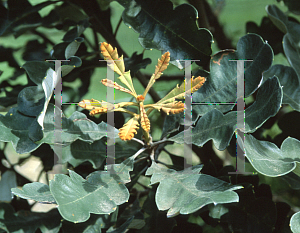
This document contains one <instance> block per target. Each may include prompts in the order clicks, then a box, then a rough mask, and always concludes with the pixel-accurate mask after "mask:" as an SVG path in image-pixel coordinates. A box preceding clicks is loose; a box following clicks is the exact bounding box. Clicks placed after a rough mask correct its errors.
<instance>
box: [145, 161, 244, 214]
mask: <svg viewBox="0 0 300 233" xmlns="http://www.w3.org/2000/svg"><path fill="white" fill-rule="evenodd" d="M201 169H202V165H197V166H194V167H192V168H188V169H185V170H183V171H179V172H178V171H175V170H173V169H167V168H166V167H161V166H158V165H157V164H156V163H155V162H154V161H152V165H151V167H150V168H148V170H147V171H146V175H152V176H151V184H155V183H157V182H159V183H160V184H159V186H158V188H157V191H156V195H155V201H156V204H157V207H158V209H159V210H168V213H167V216H168V217H173V216H175V215H177V214H179V213H180V214H190V213H194V212H196V211H197V210H199V209H200V208H202V207H204V206H205V205H208V204H211V203H214V204H220V203H231V202H238V201H239V197H238V195H237V193H235V192H233V190H237V189H241V188H243V187H242V186H236V185H232V184H229V183H226V182H224V181H222V180H219V179H217V178H214V177H212V176H209V175H206V174H199V172H200V170H201Z"/></svg>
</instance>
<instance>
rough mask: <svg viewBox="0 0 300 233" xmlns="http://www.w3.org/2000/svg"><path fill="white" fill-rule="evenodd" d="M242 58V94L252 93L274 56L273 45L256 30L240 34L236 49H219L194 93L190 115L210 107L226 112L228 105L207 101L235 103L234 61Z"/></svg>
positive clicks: (200, 112)
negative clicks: (243, 79)
mask: <svg viewBox="0 0 300 233" xmlns="http://www.w3.org/2000/svg"><path fill="white" fill-rule="evenodd" d="M232 60H253V61H245V63H244V64H245V76H244V78H245V97H248V96H249V95H251V94H252V93H253V92H254V91H255V90H256V89H257V87H258V85H259V83H260V81H261V74H262V73H263V71H265V70H267V69H269V67H270V66H271V64H272V60H273V52H272V48H271V47H270V45H269V44H267V43H265V42H264V41H263V39H262V38H261V37H260V36H258V35H256V34H247V35H246V36H243V37H242V38H241V39H240V40H239V41H238V44H237V50H236V51H233V50H227V51H221V52H219V53H217V54H215V55H214V56H213V57H212V59H211V62H210V68H211V69H210V74H209V76H208V77H207V78H206V82H205V83H204V85H203V86H202V87H201V88H200V89H199V90H198V91H197V92H195V93H194V94H193V103H203V104H201V105H193V119H196V118H197V116H198V115H200V116H202V115H204V114H205V113H206V112H208V111H211V110H212V109H218V110H219V111H221V112H227V111H229V110H231V109H232V108H233V107H234V104H232V105H230V104H227V105H222V104H220V105H208V103H235V102H236V100H237V96H236V95H237V89H236V88H237V61H232Z"/></svg>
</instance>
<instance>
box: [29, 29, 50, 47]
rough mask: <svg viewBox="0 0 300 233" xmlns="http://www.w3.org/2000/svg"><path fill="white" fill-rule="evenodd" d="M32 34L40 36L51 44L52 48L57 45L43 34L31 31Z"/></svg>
mask: <svg viewBox="0 0 300 233" xmlns="http://www.w3.org/2000/svg"><path fill="white" fill-rule="evenodd" d="M31 32H32V33H33V34H35V35H38V36H39V37H41V38H43V40H44V42H48V43H49V44H51V45H52V46H54V45H55V43H54V42H52V41H51V40H50V39H49V38H48V37H46V36H45V35H44V34H43V33H41V32H38V31H36V30H31Z"/></svg>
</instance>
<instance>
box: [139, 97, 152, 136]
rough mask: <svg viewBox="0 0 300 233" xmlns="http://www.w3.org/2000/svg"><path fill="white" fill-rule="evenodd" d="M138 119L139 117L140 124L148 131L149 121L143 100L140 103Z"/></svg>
mask: <svg viewBox="0 0 300 233" xmlns="http://www.w3.org/2000/svg"><path fill="white" fill-rule="evenodd" d="M140 119H141V126H142V128H143V129H144V130H145V131H146V132H149V131H150V121H149V118H148V116H147V114H146V111H145V108H144V105H143V102H141V103H140Z"/></svg>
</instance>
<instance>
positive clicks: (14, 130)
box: [0, 108, 40, 154]
mask: <svg viewBox="0 0 300 233" xmlns="http://www.w3.org/2000/svg"><path fill="white" fill-rule="evenodd" d="M34 121H36V118H35V117H29V116H25V115H23V114H20V113H19V112H18V111H17V108H11V109H10V110H9V111H8V113H7V114H6V115H5V116H3V115H0V131H1V134H0V141H2V142H11V143H12V145H13V147H14V149H15V150H16V152H17V153H20V154H23V153H28V152H31V151H33V150H35V149H36V148H37V147H38V146H39V145H40V143H39V144H36V143H34V142H33V141H32V140H31V139H30V138H29V126H30V125H31V124H32V123H33V122H34Z"/></svg>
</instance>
